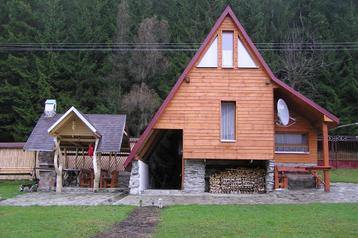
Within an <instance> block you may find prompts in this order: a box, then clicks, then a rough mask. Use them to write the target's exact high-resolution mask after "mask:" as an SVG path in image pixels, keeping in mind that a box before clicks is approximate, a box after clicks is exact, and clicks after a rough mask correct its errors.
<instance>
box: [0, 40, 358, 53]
mask: <svg viewBox="0 0 358 238" xmlns="http://www.w3.org/2000/svg"><path fill="white" fill-rule="evenodd" d="M200 45H201V44H200V43H162V42H161V43H151V42H144V43H122V42H121V43H68V42H67V43H27V42H24V43H0V52H11V51H15V52H28V51H40V52H41V51H103V52H106V51H107V52H108V51H113V52H116V51H122V52H124V51H197V50H198V48H199V46H200ZM255 45H256V46H257V48H258V49H259V50H261V51H343V50H349V51H356V50H358V42H318V43H306V42H295V43H290V42H259V43H256V44H255Z"/></svg>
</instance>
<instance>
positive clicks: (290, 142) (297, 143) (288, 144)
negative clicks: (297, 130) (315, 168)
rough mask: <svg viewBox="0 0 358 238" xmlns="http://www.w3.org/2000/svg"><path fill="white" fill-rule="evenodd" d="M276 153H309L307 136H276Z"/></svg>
mask: <svg viewBox="0 0 358 238" xmlns="http://www.w3.org/2000/svg"><path fill="white" fill-rule="evenodd" d="M275 142H276V148H275V150H276V152H297V153H307V152H308V138H307V135H306V134H291V133H286V134H285V133H277V134H276V135H275Z"/></svg>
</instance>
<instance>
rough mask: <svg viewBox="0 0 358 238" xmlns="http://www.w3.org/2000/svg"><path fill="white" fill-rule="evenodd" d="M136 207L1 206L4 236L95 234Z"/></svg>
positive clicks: (74, 237)
mask: <svg viewBox="0 0 358 238" xmlns="http://www.w3.org/2000/svg"><path fill="white" fill-rule="evenodd" d="M132 209H133V208H132V207H130V206H98V207H97V206H95V207H68V206H54V207H36V206H34V207H2V206H0V237H7V238H17V237H19V238H20V237H21V238H22V237H28V238H31V237H36V238H49V237H51V238H52V237H71V238H77V237H91V236H93V235H94V234H96V233H97V232H100V231H103V230H105V229H108V228H109V227H110V226H111V225H112V224H114V223H116V222H119V221H120V220H122V219H124V218H126V217H127V215H128V213H129V212H130V211H131V210H132Z"/></svg>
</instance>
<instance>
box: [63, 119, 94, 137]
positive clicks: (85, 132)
mask: <svg viewBox="0 0 358 238" xmlns="http://www.w3.org/2000/svg"><path fill="white" fill-rule="evenodd" d="M73 121H74V123H75V127H74V130H72V123H73ZM56 133H57V134H58V135H61V136H89V137H91V136H94V134H93V133H92V131H91V130H90V129H89V128H88V127H87V126H86V125H85V124H84V123H83V122H82V121H81V120H80V119H79V118H78V117H76V116H75V115H74V114H72V115H71V116H70V117H69V118H68V119H67V120H66V121H65V123H64V124H63V125H61V127H59V129H58V130H57V132H56Z"/></svg>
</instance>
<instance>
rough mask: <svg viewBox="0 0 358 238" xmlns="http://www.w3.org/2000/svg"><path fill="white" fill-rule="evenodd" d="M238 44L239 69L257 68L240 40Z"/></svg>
mask: <svg viewBox="0 0 358 238" xmlns="http://www.w3.org/2000/svg"><path fill="white" fill-rule="evenodd" d="M237 44H238V45H237V57H238V59H237V62H238V66H239V68H257V65H256V63H255V61H254V60H253V59H252V57H251V55H250V54H249V52H248V50H247V49H246V47H245V46H244V44H243V43H242V42H241V40H240V39H238V41H237Z"/></svg>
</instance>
